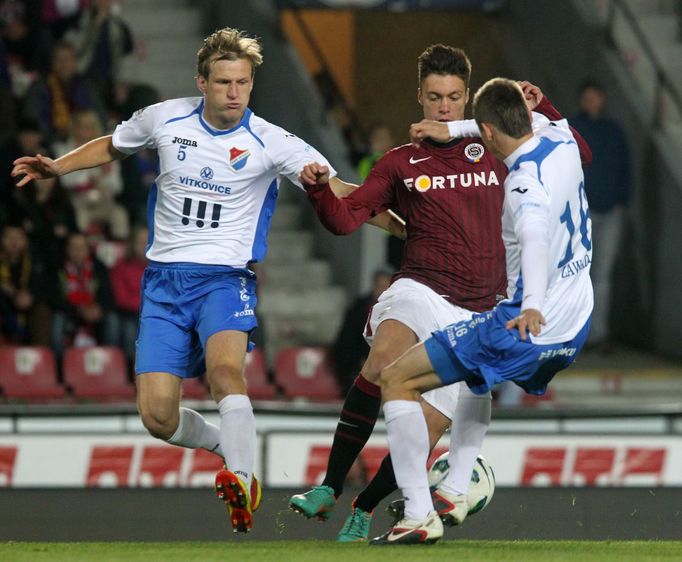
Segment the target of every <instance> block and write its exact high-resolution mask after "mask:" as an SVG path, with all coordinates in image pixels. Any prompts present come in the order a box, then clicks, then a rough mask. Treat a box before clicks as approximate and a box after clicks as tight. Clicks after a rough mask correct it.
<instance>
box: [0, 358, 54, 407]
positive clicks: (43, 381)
mask: <svg viewBox="0 0 682 562" xmlns="http://www.w3.org/2000/svg"><path fill="white" fill-rule="evenodd" d="M0 373H2V392H3V394H4V396H5V398H8V399H22V400H26V399H28V400H31V401H33V402H41V401H45V400H51V399H55V398H63V397H64V395H65V393H66V390H65V389H64V387H63V386H61V385H60V384H59V383H58V382H57V364H56V361H55V357H54V353H52V350H51V349H50V348H48V347H19V346H16V347H15V346H9V347H1V348H0Z"/></svg>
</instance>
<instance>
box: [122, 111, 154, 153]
mask: <svg viewBox="0 0 682 562" xmlns="http://www.w3.org/2000/svg"><path fill="white" fill-rule="evenodd" d="M158 108H159V104H155V105H150V106H148V107H145V108H142V109H139V110H137V111H136V112H135V113H133V115H132V116H131V117H130V119H128V120H127V121H123V123H120V124H119V125H118V126H117V127H116V129H115V130H114V134H113V138H112V142H113V144H114V147H115V148H116V150H119V151H120V152H123V153H124V154H133V153H135V152H137V151H139V150H142V149H143V148H156V143H155V141H154V138H153V133H154V129H155V124H156V120H157V116H158Z"/></svg>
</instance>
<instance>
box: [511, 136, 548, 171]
mask: <svg viewBox="0 0 682 562" xmlns="http://www.w3.org/2000/svg"><path fill="white" fill-rule="evenodd" d="M539 144H540V139H539V138H538V137H536V136H533V137H532V138H530V139H528V140H527V141H526V142H524V143H523V144H522V145H521V146H519V147H518V148H517V149H516V150H515V151H514V152H512V153H511V154H510V155H509V156H507V157H506V158H505V159H504V163H505V165H506V166H507V168H509V169H510V170H511V169H512V168H513V167H514V166H515V165H516V164H517V160H518V159H519V158H520V157H521V156H522V155H523V154H526V153H529V152H533V150H535V149H536V148H537V146H538V145H539Z"/></svg>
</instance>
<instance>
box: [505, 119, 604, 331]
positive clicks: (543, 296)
mask: <svg viewBox="0 0 682 562" xmlns="http://www.w3.org/2000/svg"><path fill="white" fill-rule="evenodd" d="M533 130H534V136H533V138H532V139H530V140H528V141H527V142H525V143H524V144H523V145H521V146H520V147H519V148H518V149H517V150H515V151H514V152H513V153H512V154H510V155H509V156H508V157H507V158H506V159H505V164H506V165H507V167H508V168H509V175H508V176H507V178H506V180H505V183H504V189H505V201H504V210H503V213H502V238H503V241H504V244H505V249H506V260H507V279H508V282H509V286H508V297H509V299H511V300H512V302H515V303H517V304H519V305H520V306H521V310H525V309H528V308H534V309H537V310H540V311H541V312H542V314H543V316H544V317H545V320H546V325H544V326H542V332H541V334H540V335H539V336H538V337H534V336H533V337H532V341H533V342H534V343H538V344H552V343H559V342H563V341H568V340H571V339H573V337H574V336H575V335H576V334H577V333H578V332H579V331H580V329H581V328H583V326H584V324H585V323H586V322H587V320H588V318H589V316H590V314H591V312H592V305H593V295H592V283H591V281H590V275H589V273H590V263H591V262H592V242H591V240H592V236H591V233H592V224H591V223H592V221H591V220H590V213H589V209H588V206H587V198H586V196H585V186H584V177H583V171H582V166H581V163H580V154H579V151H578V146H577V144H576V142H575V139H574V138H573V134H572V133H571V130H570V129H569V126H568V123H567V121H566V120H565V119H562V120H561V121H549V120H548V119H547V118H546V117H544V116H541V115H539V114H536V113H534V114H533ZM526 250H531V251H530V252H526ZM524 254H525V255H524ZM531 254H532V256H531ZM538 257H540V258H541V259H538ZM545 257H546V260H545V259H544V258H545Z"/></svg>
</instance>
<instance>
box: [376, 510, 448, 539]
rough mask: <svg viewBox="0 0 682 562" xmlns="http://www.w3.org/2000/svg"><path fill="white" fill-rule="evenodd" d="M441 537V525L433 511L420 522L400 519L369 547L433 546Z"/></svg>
mask: <svg viewBox="0 0 682 562" xmlns="http://www.w3.org/2000/svg"><path fill="white" fill-rule="evenodd" d="M442 536H443V523H442V522H441V520H440V517H438V513H436V512H435V511H431V512H429V514H428V515H427V516H426V519H423V520H421V521H417V520H413V519H401V520H400V521H398V522H397V523H396V524H395V525H394V526H393V527H391V528H390V529H389V530H388V531H386V532H385V533H384V534H383V535H381V536H380V537H376V538H374V539H372V540H371V541H370V542H369V544H370V545H375V546H379V545H386V544H433V543H435V542H436V541H437V540H438V539H439V538H441V537H442Z"/></svg>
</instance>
